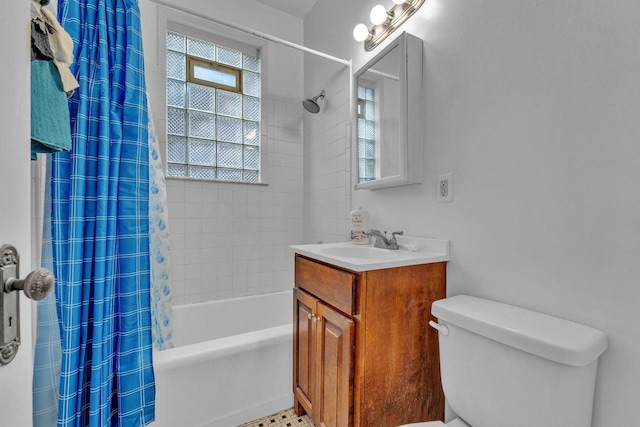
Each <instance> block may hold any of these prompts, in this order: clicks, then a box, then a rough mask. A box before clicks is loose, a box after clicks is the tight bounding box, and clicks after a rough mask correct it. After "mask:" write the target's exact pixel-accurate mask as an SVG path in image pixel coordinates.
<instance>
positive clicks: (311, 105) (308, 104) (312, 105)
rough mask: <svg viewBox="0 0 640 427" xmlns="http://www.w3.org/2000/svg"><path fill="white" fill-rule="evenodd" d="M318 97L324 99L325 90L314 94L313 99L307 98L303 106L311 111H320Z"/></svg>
mask: <svg viewBox="0 0 640 427" xmlns="http://www.w3.org/2000/svg"><path fill="white" fill-rule="evenodd" d="M318 99H324V90H323V91H322V92H320V93H319V94H318V95H316V96H314V97H313V98H311V99H305V100H304V101H302V106H303V107H304V109H305V110H307V111H308V112H310V113H313V114H315V113H317V112H319V111H320V106H319V105H318Z"/></svg>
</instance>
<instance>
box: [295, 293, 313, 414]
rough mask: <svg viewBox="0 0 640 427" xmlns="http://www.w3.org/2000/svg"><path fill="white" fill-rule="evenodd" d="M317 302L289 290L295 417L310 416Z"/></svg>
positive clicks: (307, 295)
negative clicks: (291, 304) (292, 304)
mask: <svg viewBox="0 0 640 427" xmlns="http://www.w3.org/2000/svg"><path fill="white" fill-rule="evenodd" d="M317 302H318V299H317V298H314V297H313V296H311V295H309V294H308V293H306V292H304V291H301V290H300V289H297V288H295V289H294V290H293V303H294V307H293V325H294V330H293V395H294V403H295V405H294V409H295V411H296V414H298V415H303V414H304V413H305V412H306V413H308V414H309V415H310V416H312V417H313V416H314V410H315V408H314V403H315V391H316V390H315V383H316V381H315V378H314V375H315V373H314V371H315V363H316V359H317V358H316V356H315V355H316V339H315V337H316V320H315V307H316V303H317Z"/></svg>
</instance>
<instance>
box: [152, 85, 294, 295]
mask: <svg viewBox="0 0 640 427" xmlns="http://www.w3.org/2000/svg"><path fill="white" fill-rule="evenodd" d="M262 103H263V104H262V141H261V150H262V156H261V162H262V165H261V167H262V170H263V175H262V176H263V181H264V182H265V183H266V185H257V184H237V183H224V182H209V181H199V180H189V179H177V178H168V179H167V192H168V200H169V204H168V209H169V227H170V229H169V232H170V235H171V277H172V295H173V303H174V304H176V305H177V304H185V303H194V302H201V301H210V300H216V299H224V298H232V297H240V296H246V295H255V294H261V293H267V292H274V291H279V290H285V289H289V288H291V284H292V282H293V256H292V254H291V252H290V250H289V247H288V246H289V245H291V244H297V243H301V242H302V241H303V240H302V239H303V236H302V218H303V205H302V203H303V169H302V167H303V145H302V105H301V101H300V100H299V99H291V98H286V97H282V96H269V95H266V96H265V97H263V99H262ZM161 149H165V147H164V146H163V147H161Z"/></svg>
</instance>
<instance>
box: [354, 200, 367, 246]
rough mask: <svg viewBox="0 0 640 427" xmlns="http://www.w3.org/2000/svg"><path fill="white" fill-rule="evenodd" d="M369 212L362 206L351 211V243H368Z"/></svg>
mask: <svg viewBox="0 0 640 427" xmlns="http://www.w3.org/2000/svg"><path fill="white" fill-rule="evenodd" d="M368 231H369V213H368V212H367V211H365V210H363V209H362V208H361V207H358V209H355V210H353V211H351V224H350V234H351V243H353V244H356V245H368V244H369V236H368V235H367V232H368Z"/></svg>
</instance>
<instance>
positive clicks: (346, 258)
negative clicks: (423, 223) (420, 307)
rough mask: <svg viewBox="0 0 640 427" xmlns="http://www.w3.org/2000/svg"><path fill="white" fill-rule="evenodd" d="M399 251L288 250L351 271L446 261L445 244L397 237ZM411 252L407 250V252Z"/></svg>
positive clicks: (340, 246) (346, 247)
mask: <svg viewBox="0 0 640 427" xmlns="http://www.w3.org/2000/svg"><path fill="white" fill-rule="evenodd" d="M398 243H399V244H400V249H398V250H390V249H381V248H375V247H373V246H372V245H366V246H365V245H354V244H351V243H348V242H347V243H325V244H316V245H296V246H291V248H292V249H293V250H294V252H296V253H298V254H300V255H304V256H306V257H309V258H313V259H316V260H318V261H323V262H326V263H329V264H333V265H336V266H338V267H343V268H347V269H349V270H353V271H368V270H381V269H384V268H394V267H404V266H407V265H416V264H427V263H431V262H442V261H449V241H448V240H438V239H427V238H422V237H407V236H398ZM409 247H410V248H411V249H412V250H409V249H408V248H409Z"/></svg>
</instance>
